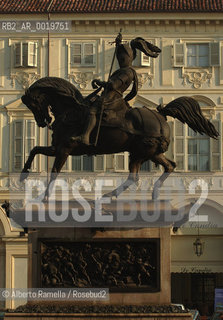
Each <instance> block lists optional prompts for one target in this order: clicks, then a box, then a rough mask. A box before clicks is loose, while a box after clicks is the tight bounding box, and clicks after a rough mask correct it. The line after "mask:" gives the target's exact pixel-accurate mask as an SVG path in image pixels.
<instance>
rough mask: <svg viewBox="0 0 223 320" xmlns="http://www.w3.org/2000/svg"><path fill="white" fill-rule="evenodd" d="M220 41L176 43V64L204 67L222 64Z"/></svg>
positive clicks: (178, 65)
mask: <svg viewBox="0 0 223 320" xmlns="http://www.w3.org/2000/svg"><path fill="white" fill-rule="evenodd" d="M219 50H220V48H219V43H218V42H210V43H208V42H206V43H186V42H185V43H176V44H175V46H174V66H175V67H188V68H204V67H209V66H219V65H220V54H219V52H220V51H219Z"/></svg>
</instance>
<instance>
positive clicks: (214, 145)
mask: <svg viewBox="0 0 223 320" xmlns="http://www.w3.org/2000/svg"><path fill="white" fill-rule="evenodd" d="M212 123H213V125H214V126H215V129H216V130H217V131H218V132H219V134H220V136H219V137H218V139H217V140H215V139H211V138H210V152H211V171H219V170H221V159H222V150H221V136H222V135H221V134H222V133H221V131H222V130H221V121H220V120H212Z"/></svg>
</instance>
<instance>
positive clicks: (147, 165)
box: [140, 160, 160, 172]
mask: <svg viewBox="0 0 223 320" xmlns="http://www.w3.org/2000/svg"><path fill="white" fill-rule="evenodd" d="M140 171H141V172H150V171H160V166H159V165H158V166H156V165H155V163H154V162H152V161H151V160H147V161H146V162H144V163H143V164H142V166H141V168H140Z"/></svg>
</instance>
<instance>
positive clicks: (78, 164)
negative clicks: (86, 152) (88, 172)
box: [72, 156, 82, 171]
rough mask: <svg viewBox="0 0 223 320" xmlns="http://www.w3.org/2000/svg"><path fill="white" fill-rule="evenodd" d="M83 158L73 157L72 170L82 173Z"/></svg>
mask: <svg viewBox="0 0 223 320" xmlns="http://www.w3.org/2000/svg"><path fill="white" fill-rule="evenodd" d="M81 168H82V166H81V156H75V157H72V170H73V171H81Z"/></svg>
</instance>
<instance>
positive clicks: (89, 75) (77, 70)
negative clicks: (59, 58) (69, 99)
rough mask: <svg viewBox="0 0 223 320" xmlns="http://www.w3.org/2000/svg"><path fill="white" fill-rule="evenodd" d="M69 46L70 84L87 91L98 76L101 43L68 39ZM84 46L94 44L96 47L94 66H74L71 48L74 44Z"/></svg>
mask: <svg viewBox="0 0 223 320" xmlns="http://www.w3.org/2000/svg"><path fill="white" fill-rule="evenodd" d="M65 43H66V46H67V75H68V79H69V81H70V82H72V83H73V84H74V85H76V86H78V87H79V88H80V89H81V90H85V89H87V87H88V85H89V84H90V82H91V80H92V79H93V78H95V77H97V75H98V69H99V50H100V46H101V44H100V41H99V39H90V40H89V39H78V38H69V39H68V38H66V40H65ZM75 43H76V44H81V46H84V44H89V43H92V44H93V45H94V55H95V57H94V64H92V65H82V64H77V65H75V64H73V63H72V62H71V48H72V44H75Z"/></svg>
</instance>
